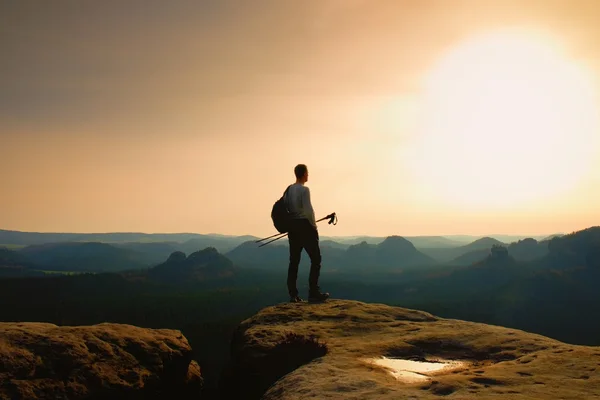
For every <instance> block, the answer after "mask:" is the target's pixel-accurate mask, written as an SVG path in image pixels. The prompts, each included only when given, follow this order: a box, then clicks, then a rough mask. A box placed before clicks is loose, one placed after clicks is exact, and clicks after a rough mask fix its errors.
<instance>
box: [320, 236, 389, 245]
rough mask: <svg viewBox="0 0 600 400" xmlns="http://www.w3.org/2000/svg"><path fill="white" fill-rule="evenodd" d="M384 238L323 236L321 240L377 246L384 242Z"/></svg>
mask: <svg viewBox="0 0 600 400" xmlns="http://www.w3.org/2000/svg"><path fill="white" fill-rule="evenodd" d="M385 238H386V237H385V236H323V237H321V240H331V241H334V242H337V243H341V244H345V245H348V246H350V245H353V244H360V243H362V242H366V243H369V244H379V243H381V242H383V241H384V240H385Z"/></svg>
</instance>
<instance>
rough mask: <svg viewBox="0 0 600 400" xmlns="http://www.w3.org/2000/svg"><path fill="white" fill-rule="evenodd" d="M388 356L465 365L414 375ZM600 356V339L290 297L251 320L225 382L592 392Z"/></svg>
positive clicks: (325, 390)
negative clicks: (403, 374) (585, 341)
mask: <svg viewBox="0 0 600 400" xmlns="http://www.w3.org/2000/svg"><path fill="white" fill-rule="evenodd" d="M292 334H293V335H292ZM290 335H291V336H292V339H290ZM290 342H293V343H292V344H291V345H290ZM380 357H388V358H397V359H405V360H416V361H423V360H432V361H435V360H437V361H439V360H453V361H460V362H462V364H463V366H462V367H460V368H457V369H453V370H446V371H441V372H432V373H429V374H424V375H421V377H422V378H424V379H421V380H417V381H414V382H406V381H400V380H398V379H396V378H395V377H394V376H393V375H392V374H391V373H390V372H391V371H390V370H387V369H386V368H384V367H381V366H377V365H374V364H373V363H370V362H368V360H369V359H377V358H380ZM599 366H600V348H596V347H588V346H574V345H569V344H565V343H562V342H558V341H556V340H552V339H549V338H547V337H544V336H540V335H536V334H531V333H526V332H523V331H519V330H516V329H509V328H504V327H498V326H491V325H486V324H481V323H473V322H466V321H460V320H452V319H443V318H438V317H435V316H433V315H431V314H428V313H425V312H421V311H415V310H409V309H404V308H399V307H390V306H386V305H380V304H365V303H361V302H356V301H341V300H332V301H328V302H327V303H324V304H309V303H302V304H281V305H277V306H273V307H269V308H266V309H264V310H262V311H261V312H259V313H258V314H257V315H255V316H254V317H252V318H250V319H248V320H246V321H244V322H242V324H241V325H240V327H239V328H238V330H237V332H236V334H235V335H234V338H233V342H232V361H231V364H230V366H229V368H228V369H227V371H226V372H225V373H224V375H223V379H222V388H223V391H224V392H225V393H226V395H227V396H228V398H247V399H258V398H262V399H264V400H275V399H278V400H292V399H294V400H295V399H315V398H319V399H340V400H342V399H344V400H348V399H404V398H406V399H439V398H440V396H449V395H450V397H451V398H456V399H488V398H507V399H551V398H552V399H559V398H560V399H574V400H575V399H593V398H600V377H598V374H597V372H596V371H597V369H598V368H599Z"/></svg>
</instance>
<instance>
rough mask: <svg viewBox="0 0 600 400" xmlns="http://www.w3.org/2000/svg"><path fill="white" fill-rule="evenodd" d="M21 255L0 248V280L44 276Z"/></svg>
mask: <svg viewBox="0 0 600 400" xmlns="http://www.w3.org/2000/svg"><path fill="white" fill-rule="evenodd" d="M44 275H45V274H44V273H43V272H40V271H36V270H34V269H33V264H32V263H31V261H29V260H28V259H27V257H25V256H24V255H23V254H21V253H19V252H17V251H14V250H9V249H7V248H4V247H0V278H15V277H30V276H44Z"/></svg>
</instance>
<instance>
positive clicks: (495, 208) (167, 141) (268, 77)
mask: <svg viewBox="0 0 600 400" xmlns="http://www.w3.org/2000/svg"><path fill="white" fill-rule="evenodd" d="M599 20H600V2H598V1H597V0H590V1H575V0H569V1H554V0H540V1H529V0H518V1H517V0H514V1H513V0H497V1H492V0H473V1H461V0H438V1H429V0H414V1H413V0H411V1H408V0H389V1H388V0H372V1H366V0H365V1H362V0H303V1H292V0H289V1H288V0H272V1H271V0H253V1H248V0H242V1H229V0H214V1H199V0H197V1H191V0H190V1H184V0H171V1H163V0H160V1H158V0H143V1H142V0H139V1H138V0H135V1H130V0H125V1H119V2H111V1H99V0H98V1H91V0H86V1H74V0H73V1H61V0H54V1H43V0H40V1H27V0H14V1H11V0H0V50H1V54H2V62H1V63H0V72H1V73H0V229H14V230H22V231H39V232H61V231H62V232H65V231H67V232H120V231H128V232H131V231H135V232H147V233H152V232H196V233H211V232H216V233H222V234H233V235H237V234H253V235H257V236H267V235H269V234H273V233H275V230H274V228H273V225H272V222H271V219H270V212H271V207H272V205H273V203H274V202H275V200H277V198H279V196H281V194H282V192H283V191H284V189H285V187H286V186H287V184H289V183H292V182H293V181H294V176H293V168H294V166H295V165H296V164H297V163H305V164H307V165H308V168H309V173H310V178H309V181H308V183H307V186H309V187H310V189H311V193H312V201H313V205H314V207H315V212H316V214H317V217H322V216H325V215H326V214H328V213H330V212H333V211H335V212H337V214H338V216H339V224H338V225H337V226H335V227H332V226H329V225H327V224H325V223H323V225H321V226H320V232H321V234H322V235H328V236H329V235H336V236H340V235H391V234H398V235H406V236H410V235H438V234H439V235H450V234H472V235H483V234H494V233H496V234H531V235H534V234H535V235H538V234H552V233H556V232H571V231H574V230H579V229H583V228H586V227H589V226H593V225H600V138H599V136H600V117H599V115H600V46H598V45H599V40H600V24H599V23H598V21H599Z"/></svg>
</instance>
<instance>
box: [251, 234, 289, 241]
mask: <svg viewBox="0 0 600 400" xmlns="http://www.w3.org/2000/svg"><path fill="white" fill-rule="evenodd" d="M279 235H282V234H281V233H276V234H274V235H271V236H269V237H266V238H262V239H260V240H255V241H254V243H260V242H262V241H265V240H267V239H271V238H274V237H275V236H279Z"/></svg>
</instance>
